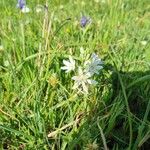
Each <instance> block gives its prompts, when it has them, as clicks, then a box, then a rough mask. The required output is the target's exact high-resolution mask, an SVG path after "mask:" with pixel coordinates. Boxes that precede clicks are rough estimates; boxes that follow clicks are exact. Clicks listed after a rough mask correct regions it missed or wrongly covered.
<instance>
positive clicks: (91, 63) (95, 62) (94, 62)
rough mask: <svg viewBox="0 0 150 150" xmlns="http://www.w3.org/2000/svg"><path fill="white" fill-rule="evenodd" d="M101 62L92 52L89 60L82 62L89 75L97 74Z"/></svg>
mask: <svg viewBox="0 0 150 150" xmlns="http://www.w3.org/2000/svg"><path fill="white" fill-rule="evenodd" d="M102 64H103V62H102V61H101V59H100V58H99V57H98V55H96V54H95V53H93V54H92V56H91V60H88V61H86V62H85V63H84V66H85V68H86V71H87V72H89V73H90V74H91V75H94V74H99V70H101V69H103V66H102Z"/></svg>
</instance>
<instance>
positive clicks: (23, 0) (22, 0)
mask: <svg viewBox="0 0 150 150" xmlns="http://www.w3.org/2000/svg"><path fill="white" fill-rule="evenodd" d="M25 6H26V0H18V4H17V7H18V8H20V9H23V8H24V7H25Z"/></svg>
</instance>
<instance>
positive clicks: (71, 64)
mask: <svg viewBox="0 0 150 150" xmlns="http://www.w3.org/2000/svg"><path fill="white" fill-rule="evenodd" d="M63 63H64V65H65V66H63V67H61V69H62V70H66V73H67V72H70V71H71V70H74V69H75V60H74V59H73V58H72V57H71V56H69V60H68V61H66V60H63Z"/></svg>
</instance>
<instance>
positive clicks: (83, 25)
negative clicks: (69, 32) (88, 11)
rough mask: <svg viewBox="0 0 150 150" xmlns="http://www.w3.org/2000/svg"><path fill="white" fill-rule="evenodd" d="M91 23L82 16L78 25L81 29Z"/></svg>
mask: <svg viewBox="0 0 150 150" xmlns="http://www.w3.org/2000/svg"><path fill="white" fill-rule="evenodd" d="M90 21H91V19H90V18H87V17H85V16H82V18H81V20H80V25H81V27H85V26H86V25H87V24H89V23H90Z"/></svg>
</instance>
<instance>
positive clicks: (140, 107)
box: [68, 71, 150, 150]
mask: <svg viewBox="0 0 150 150" xmlns="http://www.w3.org/2000/svg"><path fill="white" fill-rule="evenodd" d="M118 75H119V76H120V77H121V80H122V82H123V87H122V86H121V84H120V79H119V76H118ZM103 82H105V81H103ZM109 82H110V84H111V85H112V87H110V92H109V93H107V92H106V93H107V95H106V94H104V95H103V96H102V92H101V91H102V90H104V89H99V92H98V95H97V97H101V96H102V97H103V99H105V100H106V102H104V103H105V104H104V105H105V107H104V105H103V104H102V102H101V100H99V101H97V103H96V105H94V104H93V105H92V104H91V103H90V104H89V105H90V112H89V114H88V115H87V117H86V121H84V123H83V124H82V125H81V126H79V130H78V132H76V133H74V136H73V140H72V142H70V144H69V145H68V149H75V150H80V149H92V150H98V149H103V148H104V145H105V144H106V145H105V146H107V148H108V149H110V150H112V149H113V150H117V149H118V150H125V149H127V148H128V147H129V138H130V132H129V130H130V129H129V123H128V115H127V114H128V113H127V108H126V105H125V98H124V94H123V92H122V91H123V90H122V88H124V89H125V93H126V96H127V100H128V106H129V109H130V114H131V122H132V137H133V138H132V144H131V149H133V150H135V149H140V150H148V149H149V148H150V132H149V131H150V122H149V121H150V113H149V111H150V107H149V104H148V103H149V101H150V71H145V72H142V71H134V72H121V71H120V72H118V73H117V72H113V73H112V75H111V80H110V81H109ZM111 89H112V91H111ZM102 137H103V140H102ZM105 142H106V143H105ZM105 148H106V147H105Z"/></svg>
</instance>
